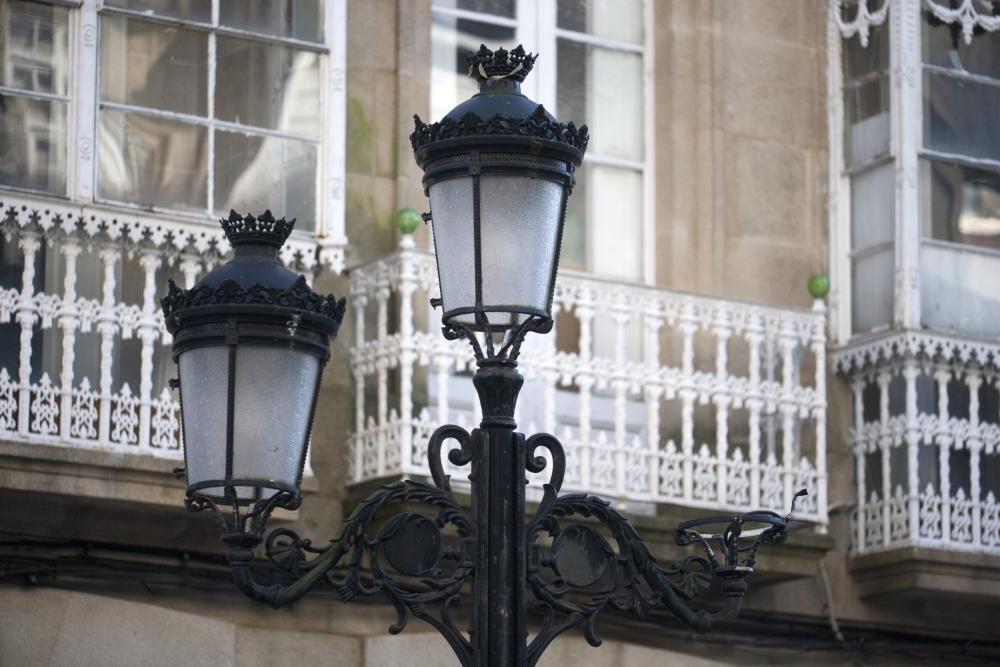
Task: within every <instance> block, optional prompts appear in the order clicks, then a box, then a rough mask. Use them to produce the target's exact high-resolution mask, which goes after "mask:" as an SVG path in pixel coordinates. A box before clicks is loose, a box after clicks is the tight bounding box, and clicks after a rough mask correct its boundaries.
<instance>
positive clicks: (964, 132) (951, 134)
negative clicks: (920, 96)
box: [924, 71, 1000, 160]
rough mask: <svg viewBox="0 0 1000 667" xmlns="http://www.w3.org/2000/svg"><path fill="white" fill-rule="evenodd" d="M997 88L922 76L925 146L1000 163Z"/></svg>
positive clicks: (999, 88)
mask: <svg viewBox="0 0 1000 667" xmlns="http://www.w3.org/2000/svg"><path fill="white" fill-rule="evenodd" d="M997 118H1000V86H995V85H990V84H986V83H979V82H976V81H969V80H965V79H960V78H956V77H951V76H947V75H944V74H939V73H937V72H932V71H925V72H924V146H925V147H927V148H930V149H933V150H937V151H941V152H944V153H953V154H957V155H966V156H969V157H975V158H985V159H988V160H1000V133H998V132H997V122H996V121H997Z"/></svg>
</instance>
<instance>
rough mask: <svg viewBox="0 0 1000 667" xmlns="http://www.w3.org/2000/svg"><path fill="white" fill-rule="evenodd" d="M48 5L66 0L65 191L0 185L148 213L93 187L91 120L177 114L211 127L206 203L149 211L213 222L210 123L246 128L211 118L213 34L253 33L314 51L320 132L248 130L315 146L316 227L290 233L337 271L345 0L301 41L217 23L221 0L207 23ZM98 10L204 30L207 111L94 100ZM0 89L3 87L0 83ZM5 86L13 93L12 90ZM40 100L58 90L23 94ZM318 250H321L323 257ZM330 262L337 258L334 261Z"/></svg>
mask: <svg viewBox="0 0 1000 667" xmlns="http://www.w3.org/2000/svg"><path fill="white" fill-rule="evenodd" d="M48 4H53V5H61V6H66V7H70V8H71V9H70V18H69V21H70V35H71V43H70V48H69V54H70V58H71V63H70V67H69V71H70V82H69V89H68V92H69V95H68V110H67V126H68V128H67V131H68V134H69V136H68V138H67V155H66V192H64V193H45V192H40V191H37V190H25V189H21V188H14V187H10V186H6V185H0V189H2V190H4V191H10V192H24V193H26V194H29V195H31V196H35V197H43V198H52V199H58V200H64V201H65V200H69V201H72V202H77V203H80V204H97V205H99V206H100V207H102V208H110V209H117V210H121V211H133V212H138V211H142V212H146V211H148V210H149V209H148V207H144V206H141V205H138V204H133V203H129V202H121V201H111V200H106V199H100V198H98V197H97V193H96V179H97V168H96V157H97V156H96V152H97V125H98V108H99V105H101V106H103V107H106V108H109V109H119V110H123V111H127V112H131V113H141V114H144V115H147V116H154V117H158V118H168V119H173V120H183V121H184V122H188V123H192V124H197V125H200V126H204V127H207V128H208V129H209V134H208V141H209V156H208V159H209V165H208V167H209V168H208V175H207V178H208V186H209V194H208V207H207V211H206V212H205V213H200V212H186V211H177V210H174V209H166V208H155V209H154V212H155V213H156V214H159V215H161V216H163V217H164V218H165V219H166V220H167V221H168V222H169V220H170V219H174V220H176V221H178V222H204V223H206V224H208V225H211V226H212V227H213V228H214V226H215V216H214V214H213V213H212V210H213V202H212V197H213V196H214V193H213V182H212V181H213V179H214V132H213V131H212V130H214V128H216V127H218V128H222V129H230V130H235V131H244V129H245V128H243V126H240V125H238V124H235V123H230V122H226V121H220V120H217V119H215V118H214V109H213V98H214V79H215V42H216V35H227V36H234V37H240V38H244V39H253V40H257V41H263V42H266V43H270V44H280V45H284V46H292V47H295V48H299V49H307V50H310V51H314V52H316V53H318V54H320V78H321V83H320V112H319V113H320V116H321V121H320V122H321V133H320V136H319V138H307V137H301V136H299V135H295V134H292V133H287V132H282V131H277V130H267V129H263V128H252V132H253V133H254V134H259V135H268V136H276V137H282V138H292V139H296V140H305V141H310V142H312V143H314V144H315V145H316V146H317V147H318V154H317V165H316V188H315V192H316V206H315V216H316V228H315V230H314V231H311V232H296V233H295V235H296V236H297V237H298V238H300V239H305V238H315V239H316V240H317V241H318V243H319V246H320V255H321V257H320V259H321V261H324V259H325V260H326V261H325V263H327V264H328V265H331V266H333V268H334V269H335V270H337V271H339V270H340V269H341V268H342V262H343V247H344V246H345V245H346V242H347V237H346V230H345V220H344V174H345V151H346V141H345V138H346V93H345V81H346V78H347V77H346V47H347V26H346V21H347V0H324V2H323V3H322V11H323V22H324V30H323V40H324V41H323V42H307V41H303V40H298V39H293V38H285V37H277V36H274V35H266V34H261V33H256V32H252V31H247V30H240V29H234V28H227V27H225V26H219V25H218V17H219V0H212V21H211V23H200V22H194V21H187V20H178V19H170V18H166V17H160V16H152V15H149V14H146V13H144V12H140V11H134V10H128V9H122V8H119V7H112V6H107V5H105V4H104V0H81V1H79V2H71V1H67V0H48ZM102 13H107V14H115V15H119V16H128V17H133V18H140V19H142V20H144V21H151V22H156V23H162V24H165V25H177V26H185V27H187V28H194V29H197V30H200V31H206V32H207V33H208V35H209V37H208V44H209V46H208V49H209V73H208V98H209V101H208V110H207V114H206V117H205V118H201V117H199V116H191V115H188V114H180V113H176V112H171V111H164V110H150V109H148V108H144V107H134V106H132V105H128V104H119V103H110V102H100V101H99V92H98V86H99V80H100V79H99V76H100V72H99V68H100V52H99V49H100V40H99V25H100V15H101V14H102ZM0 90H4V89H3V88H0ZM9 92H15V91H13V90H11V91H9ZM16 92H17V94H19V95H20V94H25V95H28V96H29V97H36V98H38V99H59V100H64V101H66V98H64V97H63V96H52V95H47V94H35V93H31V94H27V93H23V92H21V91H16ZM324 253H326V257H325V258H324ZM336 264H341V266H340V267H338V266H336Z"/></svg>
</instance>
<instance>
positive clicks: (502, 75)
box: [466, 44, 538, 82]
mask: <svg viewBox="0 0 1000 667" xmlns="http://www.w3.org/2000/svg"><path fill="white" fill-rule="evenodd" d="M536 58H538V55H537V54H533V53H526V52H525V51H524V47H523V46H521V45H520V44H518V45H517V46H516V47H514V48H513V49H512V50H510V51H508V50H507V49H505V48H503V47H501V48H499V49H497V50H496V51H491V50H490V49H488V48H487V47H486V45H485V44H480V45H479V51H477V52H476V53H474V54H473V55H471V56H468V57H466V61H467V62H468V63H469V76H470V77H472V78H473V79H476V80H478V81H485V80H487V79H511V80H513V81H517V82H521V81H524V78H525V77H526V76H528V73H529V72H531V68H532V67H534V66H535V59H536Z"/></svg>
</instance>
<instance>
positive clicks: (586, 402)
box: [576, 287, 594, 489]
mask: <svg viewBox="0 0 1000 667" xmlns="http://www.w3.org/2000/svg"><path fill="white" fill-rule="evenodd" d="M576 318H577V320H578V321H579V323H580V338H579V349H580V373H579V375H578V376H577V378H576V382H577V386H578V387H579V390H580V394H579V400H580V430H579V435H580V483H581V485H582V486H583V488H585V489H589V488H590V485H591V449H592V444H593V443H592V442H591V437H590V392H591V389H592V388H593V385H594V376H593V371H592V368H591V363H592V355H593V324H594V322H593V320H594V293H593V291H592V290H591V289H590V288H589V287H584V288H583V289H581V290H580V294H579V296H578V298H577V304H576Z"/></svg>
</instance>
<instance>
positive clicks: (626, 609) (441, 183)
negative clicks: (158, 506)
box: [163, 47, 803, 667]
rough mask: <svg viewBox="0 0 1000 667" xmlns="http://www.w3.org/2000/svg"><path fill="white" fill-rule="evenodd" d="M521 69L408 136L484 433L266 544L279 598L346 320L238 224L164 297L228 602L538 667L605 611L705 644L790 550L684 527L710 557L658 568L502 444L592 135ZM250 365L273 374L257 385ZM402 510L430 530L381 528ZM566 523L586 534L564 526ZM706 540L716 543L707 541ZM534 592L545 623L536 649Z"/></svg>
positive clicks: (683, 535) (487, 664)
mask: <svg viewBox="0 0 1000 667" xmlns="http://www.w3.org/2000/svg"><path fill="white" fill-rule="evenodd" d="M534 59H535V57H534V56H532V55H529V54H526V53H524V51H523V49H521V48H520V47H518V48H517V49H514V50H513V51H510V52H507V51H504V50H503V49H500V50H498V51H496V52H492V51H489V50H488V49H486V48H485V47H483V48H482V49H481V50H480V52H479V53H478V54H477V55H476V56H474V57H473V58H471V59H470V75H471V76H473V77H474V78H476V79H477V80H478V81H479V85H480V92H479V94H477V95H475V96H473V97H472V98H471V99H470V100H468V101H466V102H464V103H463V104H461V105H459V106H458V107H456V108H455V109H454V110H452V111H451V112H450V113H449V114H448V115H447V116H446V117H445V118H444V119H443V120H442V121H440V122H438V123H434V124H432V125H426V124H424V123H423V122H421V121H420V119H419V118H418V119H416V129H415V131H414V133H413V135H412V136H411V141H412V143H413V147H414V151H415V156H416V159H417V162H418V163H419V164H420V166H421V167H422V168H423V169H424V174H425V176H424V185H425V188H426V190H427V194H428V196H429V197H430V201H431V210H432V214H431V215H429V216H427V217H428V219H431V220H432V221H433V228H434V240H435V247H436V250H437V260H438V274H439V280H440V285H441V299H439V300H435V301H434V303H435V305H437V306H441V308H442V311H443V315H442V323H443V325H444V329H443V331H444V335H445V337H446V338H448V339H453V340H454V339H458V338H465V339H466V340H468V341H469V343H470V344H471V345H472V348H473V352H474V354H475V356H476V360H477V365H478V369H477V371H476V373H475V375H474V376H473V384H474V385H475V388H476V391H477V392H478V394H479V399H480V403H481V405H482V414H483V420H482V423H481V424H480V427H479V428H477V429H474V430H473V431H472V432H471V433H470V432H468V431H466V430H465V429H462V428H460V427H458V426H442V427H441V428H439V429H438V430H437V431H436V432H435V433H434V434H433V435H432V436H431V439H430V442H429V443H428V448H427V449H428V464H429V468H430V471H431V478H432V483H425V482H422V481H416V480H401V481H397V482H393V483H390V484H388V485H386V486H384V487H382V488H381V489H380V490H379V491H377V492H376V493H374V494H373V495H371V496H370V497H368V498H367V499H365V500H364V501H363V502H362V503H361V504H360V505H359V506H358V507H357V508H356V509H355V510H354V512H353V513H352V514H351V515H350V516H349V517H348V518H347V519H346V520H345V522H344V525H343V527H342V528H341V530H340V533H339V534H338V535H337V537H336V538H335V539H334V540H333V541H332V542H331V543H330V544H329V545H328V546H325V547H320V548H318V547H315V546H313V545H312V543H311V542H309V541H308V540H305V539H302V538H301V537H299V536H298V535H297V534H296V533H295V532H293V531H291V530H289V529H287V528H279V529H276V530H274V531H272V532H271V533H270V535H268V537H267V539H266V541H265V547H266V553H267V556H268V557H269V559H270V560H271V562H272V563H273V564H274V565H275V566H276V567H277V568H278V569H280V570H281V571H283V572H284V573H285V574H286V575H288V576H290V577H292V578H294V582H293V583H290V584H289V585H262V584H260V583H258V582H257V581H255V580H254V578H253V576H252V573H251V565H252V563H253V549H254V547H256V546H257V545H258V544H259V543H260V542H261V541H263V535H264V530H265V524H266V521H267V519H268V516H269V515H270V513H271V511H272V510H273V509H274V507H295V506H297V505H298V503H300V502H301V496H300V494H299V483H300V481H301V479H300V477H301V461H303V460H304V456H305V447H306V444H307V442H308V435H309V431H310V429H311V417H312V408H311V406H312V404H313V403H314V401H315V396H316V393H317V387H318V377H319V372H320V371H321V369H322V367H323V364H324V362H325V360H326V356H327V352H326V350H327V344H328V343H327V341H328V337H329V336H330V335H335V333H336V330H337V327H338V326H339V324H340V320H341V319H342V317H343V312H344V306H343V301H336V300H335V299H334V298H333V297H332V296H329V297H322V296H319V295H316V294H314V293H312V291H311V290H309V289H308V288H307V287H306V286H305V283H304V281H302V280H300V281H296V280H295V279H294V275H292V274H290V273H289V272H288V271H286V270H285V269H284V268H283V267H281V266H280V264H279V263H278V261H277V259H276V251H277V247H278V246H280V244H281V243H282V242H283V241H284V237H286V236H287V234H288V231H290V223H285V222H284V220H281V221H274V220H273V219H272V218H271V217H270V215H269V214H268V215H266V216H263V217H262V218H261V219H259V220H257V221H255V220H254V219H253V218H252V217H248V218H240V217H239V216H236V215H235V214H234V215H233V216H231V217H230V219H229V220H228V221H223V225H224V226H225V228H226V232H227V234H228V235H229V237H230V240H231V241H232V242H233V244H234V246H236V248H237V255H236V258H235V259H234V260H233V262H231V263H230V264H227V265H225V266H223V267H221V268H219V269H217V270H216V271H215V272H213V273H212V274H209V275H208V276H206V278H204V279H203V280H202V282H201V283H199V284H198V285H196V286H195V287H194V288H193V289H192V290H190V291H187V292H184V291H181V290H178V289H177V288H176V287H173V286H172V287H171V291H170V294H169V295H168V296H167V297H166V298H165V299H164V304H163V306H164V312H165V314H166V316H167V325H168V327H169V328H170V331H171V332H172V333H173V334H174V336H175V344H174V354H175V358H177V359H178V362H179V371H180V388H181V394H182V401H181V403H182V411H183V420H184V432H185V453H186V454H185V455H186V461H187V481H188V507H189V508H190V509H192V510H195V511H197V510H201V509H205V508H211V509H212V510H214V511H215V512H216V516H217V518H218V520H219V526H220V531H221V534H222V539H223V541H224V542H226V544H227V545H228V546H229V547H230V551H229V563H230V565H231V567H232V570H233V576H234V579H235V581H236V584H237V586H238V587H239V588H240V590H242V591H243V592H244V593H246V594H247V595H248V596H250V597H251V598H253V599H255V600H259V601H262V602H266V603H269V604H271V605H272V606H274V607H281V606H284V605H287V604H290V603H292V602H294V601H295V600H298V599H299V598H301V597H302V596H303V595H305V594H306V593H307V592H308V591H310V590H311V589H313V587H315V586H317V585H319V584H321V583H322V584H325V585H328V586H330V587H332V588H333V590H334V591H335V592H336V593H337V595H338V596H339V597H340V598H341V599H343V600H344V601H349V600H352V599H354V598H356V597H358V596H366V595H375V594H381V595H384V596H386V597H387V598H388V599H389V600H390V601H391V602H392V604H393V605H394V606H395V608H396V611H397V615H398V618H397V622H396V623H395V624H394V625H393V626H392V627H390V629H389V630H390V632H393V633H396V632H400V631H402V629H403V628H404V626H405V625H406V620H407V616H408V615H409V614H413V615H414V616H416V617H417V618H420V619H422V620H424V621H426V622H428V623H430V624H431V625H433V626H434V627H435V628H436V629H437V630H438V631H439V632H440V633H441V635H442V636H443V637H444V638H445V639H446V640H447V641H448V643H449V645H450V646H451V647H452V649H453V650H454V651H455V654H456V656H457V658H458V661H459V663H460V664H462V665H463V666H465V667H511V666H514V667H525V666H528V665H534V664H536V663H537V661H538V659H539V658H540V657H541V655H542V653H543V652H544V650H545V648H546V647H547V646H548V645H549V643H550V642H551V641H552V640H553V639H555V638H556V637H557V636H558V635H559V634H561V633H562V632H565V631H566V630H569V629H571V628H574V627H576V626H579V625H583V627H584V633H585V636H586V638H587V640H588V641H589V642H590V643H591V644H592V645H594V646H597V645H599V644H600V639H599V638H598V636H597V633H596V631H595V627H594V624H595V619H596V617H597V615H598V614H599V613H600V612H601V611H602V610H604V609H606V608H609V607H610V608H611V609H613V610H615V611H618V612H620V613H629V614H633V615H639V616H645V615H646V613H647V612H649V611H650V610H652V609H654V608H664V609H667V610H669V611H670V612H672V613H673V614H674V615H675V616H676V617H677V618H678V619H679V620H681V621H682V622H684V623H685V624H687V625H689V626H690V627H692V628H694V629H695V630H698V631H706V630H708V629H709V628H711V627H712V626H713V625H714V624H715V623H717V622H719V621H722V620H725V619H730V618H733V617H735V616H736V615H737V614H738V613H739V609H740V604H741V601H742V598H743V595H744V593H745V592H746V588H747V584H746V579H747V577H748V576H749V575H750V574H751V573H752V572H753V566H754V562H755V559H756V555H757V551H758V549H759V547H760V546H761V545H762V544H764V543H779V542H781V541H783V540H784V538H785V529H786V518H784V517H781V516H779V515H777V514H775V513H774V512H767V511H757V512H750V513H747V514H742V515H735V516H733V515H729V516H721V517H712V518H708V519H701V520H696V521H689V522H685V523H683V524H681V525H680V526H679V527H678V528H677V531H676V540H677V543H678V544H681V545H689V544H693V543H697V544H699V545H700V546H701V547H703V549H704V555H695V556H689V557H688V558H686V559H684V560H682V561H680V562H677V563H669V564H666V565H660V564H658V563H657V562H656V560H655V559H654V558H653V556H652V554H651V553H650V550H649V548H648V547H647V546H646V544H645V543H644V542H643V541H642V539H641V538H640V537H639V534H638V533H637V532H636V530H635V528H634V527H633V526H632V525H631V524H630V523H629V522H628V520H627V519H626V518H625V517H623V516H622V515H621V514H619V513H618V512H616V511H615V510H614V509H613V508H611V507H610V505H609V504H608V503H607V501H605V500H602V499H601V498H598V497H596V496H591V495H587V494H567V495H562V496H560V495H559V490H560V487H561V484H562V479H563V475H564V470H565V464H566V459H565V455H564V453H563V449H562V446H561V445H560V443H559V441H558V440H557V439H556V438H554V437H553V436H551V435H548V434H536V435H533V436H531V437H529V438H525V436H524V435H523V434H521V433H517V432H515V428H516V424H515V422H514V407H515V404H516V402H517V396H518V392H519V391H520V389H521V385H522V383H523V378H522V377H521V375H520V374H519V373H518V372H517V357H518V353H519V349H520V346H521V343H522V342H523V340H524V337H525V336H526V335H527V334H528V333H546V332H548V331H549V330H551V328H552V317H551V308H552V293H553V290H554V286H555V277H556V270H557V268H558V251H559V245H560V240H561V236H562V227H563V222H564V218H565V211H566V201H567V198H568V197H569V195H570V192H571V190H572V186H573V176H574V171H575V169H576V167H578V166H579V165H580V162H581V160H582V158H583V151H584V150H585V149H586V145H587V129H586V127H580V128H577V127H575V126H574V125H573V124H572V123H569V124H565V125H564V124H561V123H559V122H558V121H556V119H555V118H553V117H552V116H551V115H550V114H548V113H547V112H546V111H545V110H544V109H543V108H542V107H541V106H540V105H536V104H535V103H534V102H532V101H531V100H529V99H528V98H526V97H525V96H523V95H522V94H521V92H520V82H521V81H522V80H523V79H524V77H525V76H526V75H527V74H528V72H529V71H530V70H531V67H532V64H533V63H534ZM262 224H263V225H264V227H263V228H261V227H259V226H260V225H262ZM257 355H260V358H261V364H260V366H261V368H263V369H264V370H261V368H254V367H255V366H256V365H257V364H256V363H255V362H254V361H253V360H254V359H255V358H256V356H257ZM260 373H264V374H265V376H268V377H273V382H276V383H277V385H275V386H274V387H273V389H271V388H269V387H268V388H267V390H266V391H261V387H260V386H254V385H253V381H254V379H255V378H258V377H260V378H264V376H261V375H260ZM271 374H273V375H271ZM223 385H224V386H223ZM264 386H265V387H267V384H266V383H264ZM226 397H228V398H226ZM276 400H277V401H284V403H280V402H279V403H274V401H276ZM272 403H274V404H273V405H271V404H272ZM212 406H216V407H217V408H218V409H212ZM224 406H225V409H223V407H224ZM220 415H221V416H220ZM223 416H225V418H223ZM449 442H450V443H452V444H451V448H450V450H449V451H448V459H449V461H450V462H451V463H452V464H453V465H455V466H470V474H469V480H470V482H471V499H472V511H471V513H469V514H467V513H466V511H465V509H464V508H463V507H462V506H461V505H460V504H459V503H458V502H457V501H456V500H455V497H454V495H453V493H452V489H451V485H450V480H449V476H448V475H446V474H445V472H444V467H443V463H442V458H441V456H442V448H443V447H444V445H445V443H449ZM543 449H544V450H547V451H548V454H549V457H548V458H549V459H550V460H551V464H549V463H548V462H547V459H546V458H545V457H542V456H540V455H539V454H540V452H541V450H543ZM549 465H551V470H550V473H549V474H550V477H549V482H548V483H547V484H545V486H544V495H543V498H542V501H541V503H540V504H539V506H538V507H537V508H536V509H535V511H534V512H533V513H532V514H531V516H528V515H527V510H526V507H525V485H526V477H525V474H526V471H531V472H535V473H539V472H543V471H544V470H545V469H546V467H547V466H549ZM801 493H803V492H800V494H801ZM393 503H407V504H410V505H422V506H423V507H425V508H426V512H425V513H421V512H414V511H404V512H399V513H397V514H395V515H394V516H392V517H390V518H388V519H387V520H383V517H384V516H385V514H384V512H382V510H383V509H384V508H386V507H387V506H388V505H390V504H393ZM223 507H231V509H230V510H224V509H223ZM244 508H246V509H244ZM573 517H582V518H585V519H587V520H588V521H587V522H586V523H567V521H568V520H571V519H572V518H573ZM713 524H714V525H717V526H718V529H717V530H715V531H711V530H710V531H709V532H703V531H704V530H708V527H709V526H711V525H713ZM608 538H610V539H608ZM713 542H714V543H716V547H715V549H713V548H712V546H711V543H713ZM470 579H471V586H470V585H469V580H470ZM715 579H718V580H719V581H720V582H721V588H722V591H723V593H724V594H725V596H726V601H725V603H724V606H723V608H722V609H721V610H719V611H714V612H711V611H707V610H703V609H695V608H693V607H692V606H691V604H690V601H691V600H692V599H694V598H695V597H697V596H698V595H699V594H700V593H702V592H704V591H705V590H706V589H707V588H708V587H709V586H710V585H711V583H712V582H713V580H715ZM529 592H530V594H531V596H532V597H533V598H534V599H535V600H536V601H537V603H538V605H537V606H538V608H539V609H540V611H541V627H540V628H539V629H538V631H537V633H536V634H535V635H534V637H533V639H532V641H531V642H530V643H528V641H527V635H528V633H527V627H528V596H529ZM463 597H467V598H468V600H469V602H470V603H471V608H472V613H471V627H469V628H468V630H467V631H463V630H462V629H460V628H459V626H458V624H457V623H456V622H455V618H454V615H453V607H454V606H455V605H456V604H458V603H459V602H460V600H461V599H463Z"/></svg>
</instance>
